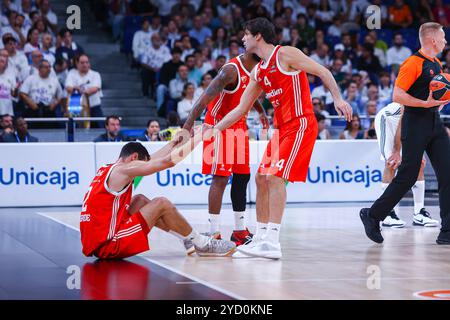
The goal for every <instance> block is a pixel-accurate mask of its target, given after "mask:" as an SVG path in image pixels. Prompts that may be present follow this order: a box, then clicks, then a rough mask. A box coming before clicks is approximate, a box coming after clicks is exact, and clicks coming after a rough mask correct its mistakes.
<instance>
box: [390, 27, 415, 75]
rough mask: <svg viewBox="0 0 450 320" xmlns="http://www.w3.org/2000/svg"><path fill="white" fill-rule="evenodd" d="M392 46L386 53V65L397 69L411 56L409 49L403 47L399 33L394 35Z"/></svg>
mask: <svg viewBox="0 0 450 320" xmlns="http://www.w3.org/2000/svg"><path fill="white" fill-rule="evenodd" d="M393 42H394V45H393V46H392V47H390V48H389V49H388V51H387V53H386V58H387V65H388V66H390V67H391V68H398V67H399V66H400V65H401V64H402V63H403V61H405V60H406V59H407V58H408V57H409V56H410V55H411V54H412V52H411V49H409V48H408V47H405V46H404V45H403V36H402V35H401V34H400V33H397V34H396V35H394V41H393Z"/></svg>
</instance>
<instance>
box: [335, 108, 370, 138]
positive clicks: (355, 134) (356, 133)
mask: <svg viewBox="0 0 450 320" xmlns="http://www.w3.org/2000/svg"><path fill="white" fill-rule="evenodd" d="M339 139H341V140H351V139H364V130H363V129H362V127H361V120H360V118H359V116H358V115H357V114H354V115H353V118H352V121H351V122H347V124H346V126H345V129H344V131H343V132H341V134H340V135H339Z"/></svg>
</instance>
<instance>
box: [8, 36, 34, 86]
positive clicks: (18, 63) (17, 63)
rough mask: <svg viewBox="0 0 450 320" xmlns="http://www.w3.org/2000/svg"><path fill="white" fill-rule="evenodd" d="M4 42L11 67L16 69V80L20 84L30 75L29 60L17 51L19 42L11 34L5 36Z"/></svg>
mask: <svg viewBox="0 0 450 320" xmlns="http://www.w3.org/2000/svg"><path fill="white" fill-rule="evenodd" d="M2 41H3V44H4V46H5V50H6V51H7V52H8V55H9V58H8V62H9V65H10V67H12V68H14V69H15V78H16V81H17V82H18V83H19V84H20V83H22V82H23V81H24V80H25V79H26V78H27V77H28V76H29V75H30V66H29V65H28V59H27V57H26V56H25V55H24V54H23V53H22V52H20V51H17V49H16V47H17V41H16V39H15V38H14V37H13V36H12V35H11V34H5V35H4V36H3V37H2Z"/></svg>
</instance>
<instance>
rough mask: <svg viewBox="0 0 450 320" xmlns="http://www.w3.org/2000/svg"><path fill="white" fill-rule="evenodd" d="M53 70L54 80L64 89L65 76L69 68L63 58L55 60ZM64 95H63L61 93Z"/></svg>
mask: <svg viewBox="0 0 450 320" xmlns="http://www.w3.org/2000/svg"><path fill="white" fill-rule="evenodd" d="M53 68H54V70H55V74H56V78H57V79H58V81H59V84H60V85H61V87H62V88H63V89H64V87H65V84H66V78H67V74H68V73H69V67H68V64H67V61H66V60H64V59H63V58H58V59H56V61H55V63H54V65H53ZM63 95H64V93H63Z"/></svg>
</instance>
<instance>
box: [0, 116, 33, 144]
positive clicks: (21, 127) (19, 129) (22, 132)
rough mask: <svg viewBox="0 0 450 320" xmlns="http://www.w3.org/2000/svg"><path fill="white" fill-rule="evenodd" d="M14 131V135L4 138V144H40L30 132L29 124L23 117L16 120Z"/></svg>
mask: <svg viewBox="0 0 450 320" xmlns="http://www.w3.org/2000/svg"><path fill="white" fill-rule="evenodd" d="M13 122H14V129H15V131H14V132H13V133H10V134H7V135H4V136H3V142H12V143H14V142H16V143H28V142H39V139H38V138H36V137H33V136H32V135H30V133H29V132H28V124H27V122H26V121H25V119H24V118H22V117H16V118H14V121H13Z"/></svg>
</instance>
